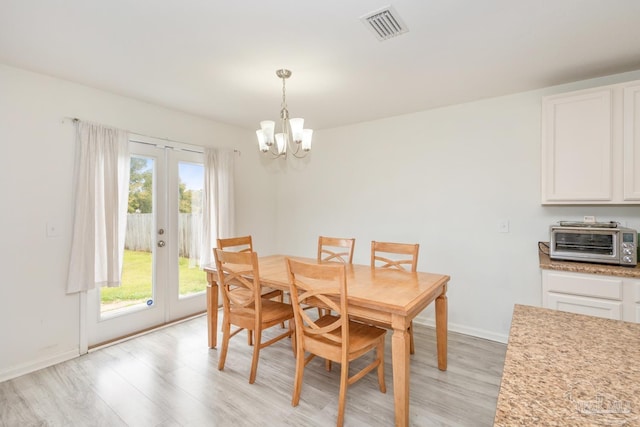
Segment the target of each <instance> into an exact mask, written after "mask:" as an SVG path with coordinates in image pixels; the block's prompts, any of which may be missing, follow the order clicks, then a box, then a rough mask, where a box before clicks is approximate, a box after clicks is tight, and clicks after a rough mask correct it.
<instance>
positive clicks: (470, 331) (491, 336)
mask: <svg viewBox="0 0 640 427" xmlns="http://www.w3.org/2000/svg"><path fill="white" fill-rule="evenodd" d="M413 323H416V324H418V325H423V326H429V327H432V328H434V329H435V327H436V322H435V320H434V319H427V320H422V319H420V320H419V319H413ZM447 330H449V331H451V332H457V333H459V334H463V335H470V336H472V337H476V338H482V339H485V340H489V341H495V342H499V343H502V344H506V343H507V342H508V341H509V335H504V334H496V333H495V332H491V331H487V330H485V329H477V328H470V327H468V326H464V325H459V324H456V323H451V322H449V323H448V325H447Z"/></svg>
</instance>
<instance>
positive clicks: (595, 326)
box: [494, 305, 640, 426]
mask: <svg viewBox="0 0 640 427" xmlns="http://www.w3.org/2000/svg"><path fill="white" fill-rule="evenodd" d="M531 425H536V426H638V425H640V324H636V323H629V322H622V321H617V320H610V319H603V318H599V317H592V316H584V315H581V314H573V313H566V312H562V311H556V310H550V309H546V308H539V307H530V306H524V305H516V306H515V308H514V311H513V319H512V322H511V331H510V333H509V344H508V347H507V355H506V359H505V364H504V370H503V373H502V383H501V385H500V394H499V396H498V405H497V408H496V416H495V420H494V426H531Z"/></svg>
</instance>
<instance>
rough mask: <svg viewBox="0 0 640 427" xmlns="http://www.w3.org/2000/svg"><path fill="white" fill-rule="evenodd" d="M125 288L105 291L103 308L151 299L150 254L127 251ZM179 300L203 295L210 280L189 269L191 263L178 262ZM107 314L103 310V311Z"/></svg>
mask: <svg viewBox="0 0 640 427" xmlns="http://www.w3.org/2000/svg"><path fill="white" fill-rule="evenodd" d="M123 265H124V267H123V269H122V285H121V286H120V287H118V288H102V289H101V290H100V297H101V301H102V304H103V305H113V304H118V305H121V303H124V305H130V304H128V303H131V304H136V303H139V302H144V301H147V300H148V299H150V298H152V288H151V278H152V275H151V253H150V252H137V251H128V250H125V251H124V264H123ZM179 275H180V276H179V277H180V296H185V295H189V294H191V293H195V292H202V291H204V290H205V289H206V288H207V276H206V274H205V273H204V272H203V271H202V270H200V268H198V267H194V268H189V260H188V259H187V258H180V260H179ZM103 311H104V309H103Z"/></svg>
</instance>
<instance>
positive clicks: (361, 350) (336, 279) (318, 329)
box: [286, 258, 387, 426]
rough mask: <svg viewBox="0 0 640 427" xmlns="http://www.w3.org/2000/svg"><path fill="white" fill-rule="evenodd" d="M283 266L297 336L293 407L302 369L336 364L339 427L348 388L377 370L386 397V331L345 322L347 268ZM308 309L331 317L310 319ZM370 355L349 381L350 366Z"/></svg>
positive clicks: (334, 265) (294, 263) (335, 265)
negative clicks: (317, 361) (318, 362)
mask: <svg viewBox="0 0 640 427" xmlns="http://www.w3.org/2000/svg"><path fill="white" fill-rule="evenodd" d="M286 262H287V274H288V277H289V286H290V292H291V299H292V302H291V303H292V305H293V311H294V316H295V317H294V319H295V331H296V332H295V340H296V346H295V347H296V349H295V352H296V372H295V379H294V388H293V398H292V400H291V405H292V406H297V405H298V403H299V401H300V394H301V391H302V377H303V375H304V368H305V366H306V365H307V364H308V363H309V362H310V361H311V360H312V359H313V358H314V357H315V356H318V357H321V358H324V359H325V360H331V361H334V362H338V363H340V365H341V369H340V394H339V396H338V420H337V425H338V426H342V425H343V423H344V410H345V402H346V395H347V387H348V386H349V385H351V384H353V383H355V382H356V381H358V380H359V379H361V378H363V377H364V376H365V375H366V374H367V373H369V372H371V371H372V370H374V369H376V368H377V371H378V386H379V387H380V391H381V392H383V393H386V386H385V382H384V340H385V335H386V333H387V331H386V330H385V329H381V328H378V327H375V326H371V325H367V324H364V323H360V322H353V321H351V320H349V306H348V303H347V273H346V265H345V264H343V263H325V264H308V263H304V262H301V261H296V260H293V259H291V258H287V259H286ZM307 304H311V305H322V306H326V307H327V308H328V309H330V310H331V312H332V314H325V315H323V316H321V317H319V318H312V317H310V316H309V315H308V314H307V313H308V312H307V311H306V310H305V309H304V308H305V305H307ZM374 349H375V357H374V360H373V361H372V362H371V363H369V364H368V365H367V366H365V367H364V368H362V369H361V370H359V371H358V372H357V373H355V374H354V375H352V376H349V364H350V362H351V361H353V360H355V359H358V358H359V357H361V356H363V355H365V354H367V353H369V352H370V351H371V350H374ZM306 353H309V354H308V355H306Z"/></svg>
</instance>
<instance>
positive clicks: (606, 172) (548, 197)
mask: <svg viewBox="0 0 640 427" xmlns="http://www.w3.org/2000/svg"><path fill="white" fill-rule="evenodd" d="M542 114H543V117H542V203H554V202H555V203H562V202H565V203H571V202H590V201H592V202H607V201H610V200H612V133H611V121H612V116H611V114H612V112H611V89H602V88H600V89H598V90H593V91H582V92H579V93H574V94H566V95H556V96H552V97H548V98H544V99H543V101H542Z"/></svg>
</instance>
